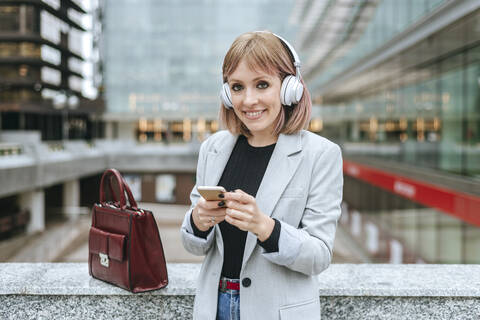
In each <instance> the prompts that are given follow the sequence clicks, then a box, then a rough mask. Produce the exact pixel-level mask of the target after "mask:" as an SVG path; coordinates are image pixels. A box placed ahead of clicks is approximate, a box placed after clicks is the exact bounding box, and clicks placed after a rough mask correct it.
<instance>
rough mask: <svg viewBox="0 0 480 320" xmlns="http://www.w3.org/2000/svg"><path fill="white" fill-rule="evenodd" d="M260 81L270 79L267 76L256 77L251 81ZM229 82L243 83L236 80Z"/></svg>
mask: <svg viewBox="0 0 480 320" xmlns="http://www.w3.org/2000/svg"><path fill="white" fill-rule="evenodd" d="M260 79H268V80H270V77H268V76H260V77H256V78H255V79H253V80H252V81H257V80H260ZM229 80H230V81H232V82H243V81H241V80H237V79H229Z"/></svg>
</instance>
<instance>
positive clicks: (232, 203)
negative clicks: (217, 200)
mask: <svg viewBox="0 0 480 320" xmlns="http://www.w3.org/2000/svg"><path fill="white" fill-rule="evenodd" d="M225 206H226V207H227V208H231V209H235V210H238V211H243V212H248V213H253V212H252V205H251V204H245V203H243V202H239V201H236V200H228V201H226V203H225Z"/></svg>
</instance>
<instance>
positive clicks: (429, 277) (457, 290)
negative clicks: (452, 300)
mask: <svg viewBox="0 0 480 320" xmlns="http://www.w3.org/2000/svg"><path fill="white" fill-rule="evenodd" d="M318 279H319V282H320V296H393V297H420V296H423V297H480V265H453V264H440V265H439V264H397V265H393V264H333V265H331V266H330V267H329V268H328V269H327V270H326V271H324V272H323V273H322V274H320V275H319V276H318Z"/></svg>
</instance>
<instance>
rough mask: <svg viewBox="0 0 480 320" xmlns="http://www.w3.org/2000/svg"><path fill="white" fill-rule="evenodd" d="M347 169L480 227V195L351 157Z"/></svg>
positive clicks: (387, 188)
mask: <svg viewBox="0 0 480 320" xmlns="http://www.w3.org/2000/svg"><path fill="white" fill-rule="evenodd" d="M343 172H344V173H345V174H346V175H348V176H352V177H354V178H356V179H360V180H363V181H366V182H368V183H370V184H372V185H375V186H377V187H380V188H382V189H385V190H388V191H390V192H393V193H395V194H398V195H400V196H402V197H404V198H408V199H410V200H412V201H415V202H418V203H420V204H422V205H424V206H427V207H431V208H435V209H438V210H440V211H443V212H445V213H448V214H450V215H453V216H455V217H457V218H459V219H461V220H463V221H465V222H468V223H471V224H474V225H476V226H479V227H480V197H475V196H473V195H469V194H466V193H461V192H457V191H455V190H452V189H447V188H443V187H439V186H436V185H433V184H429V183H426V182H423V181H417V180H413V179H411V178H406V177H403V176H400V175H397V174H394V173H390V172H387V171H383V170H380V169H377V168H374V167H369V166H366V165H363V164H358V163H355V162H352V161H348V160H344V161H343Z"/></svg>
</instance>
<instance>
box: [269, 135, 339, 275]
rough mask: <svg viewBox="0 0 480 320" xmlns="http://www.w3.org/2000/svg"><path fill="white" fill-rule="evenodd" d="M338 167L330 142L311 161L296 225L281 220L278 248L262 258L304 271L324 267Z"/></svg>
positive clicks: (329, 247)
mask: <svg viewBox="0 0 480 320" xmlns="http://www.w3.org/2000/svg"><path fill="white" fill-rule="evenodd" d="M342 169H343V166H342V155H341V150H340V147H339V146H338V145H336V144H333V143H332V144H331V145H330V146H329V148H328V149H327V150H325V151H324V152H323V153H322V154H321V155H320V157H319V159H317V161H315V164H314V168H313V172H312V178H311V180H310V186H309V191H308V192H309V194H308V198H307V202H306V206H305V209H304V213H303V217H302V219H301V222H300V226H299V227H298V229H297V228H295V227H294V226H291V225H290V224H288V223H285V222H282V221H281V232H280V238H279V242H278V248H279V251H278V252H272V253H267V252H264V253H263V256H264V257H265V258H266V259H268V260H270V261H271V262H273V263H276V264H279V265H283V266H286V267H287V268H289V269H291V270H294V271H298V272H301V273H304V274H307V275H316V274H319V273H321V272H322V271H324V270H325V269H327V268H328V266H329V265H330V262H331V260H332V250H333V241H334V239H335V232H336V229H337V221H338V218H339V217H340V213H341V201H342V193H343V172H342Z"/></svg>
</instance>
